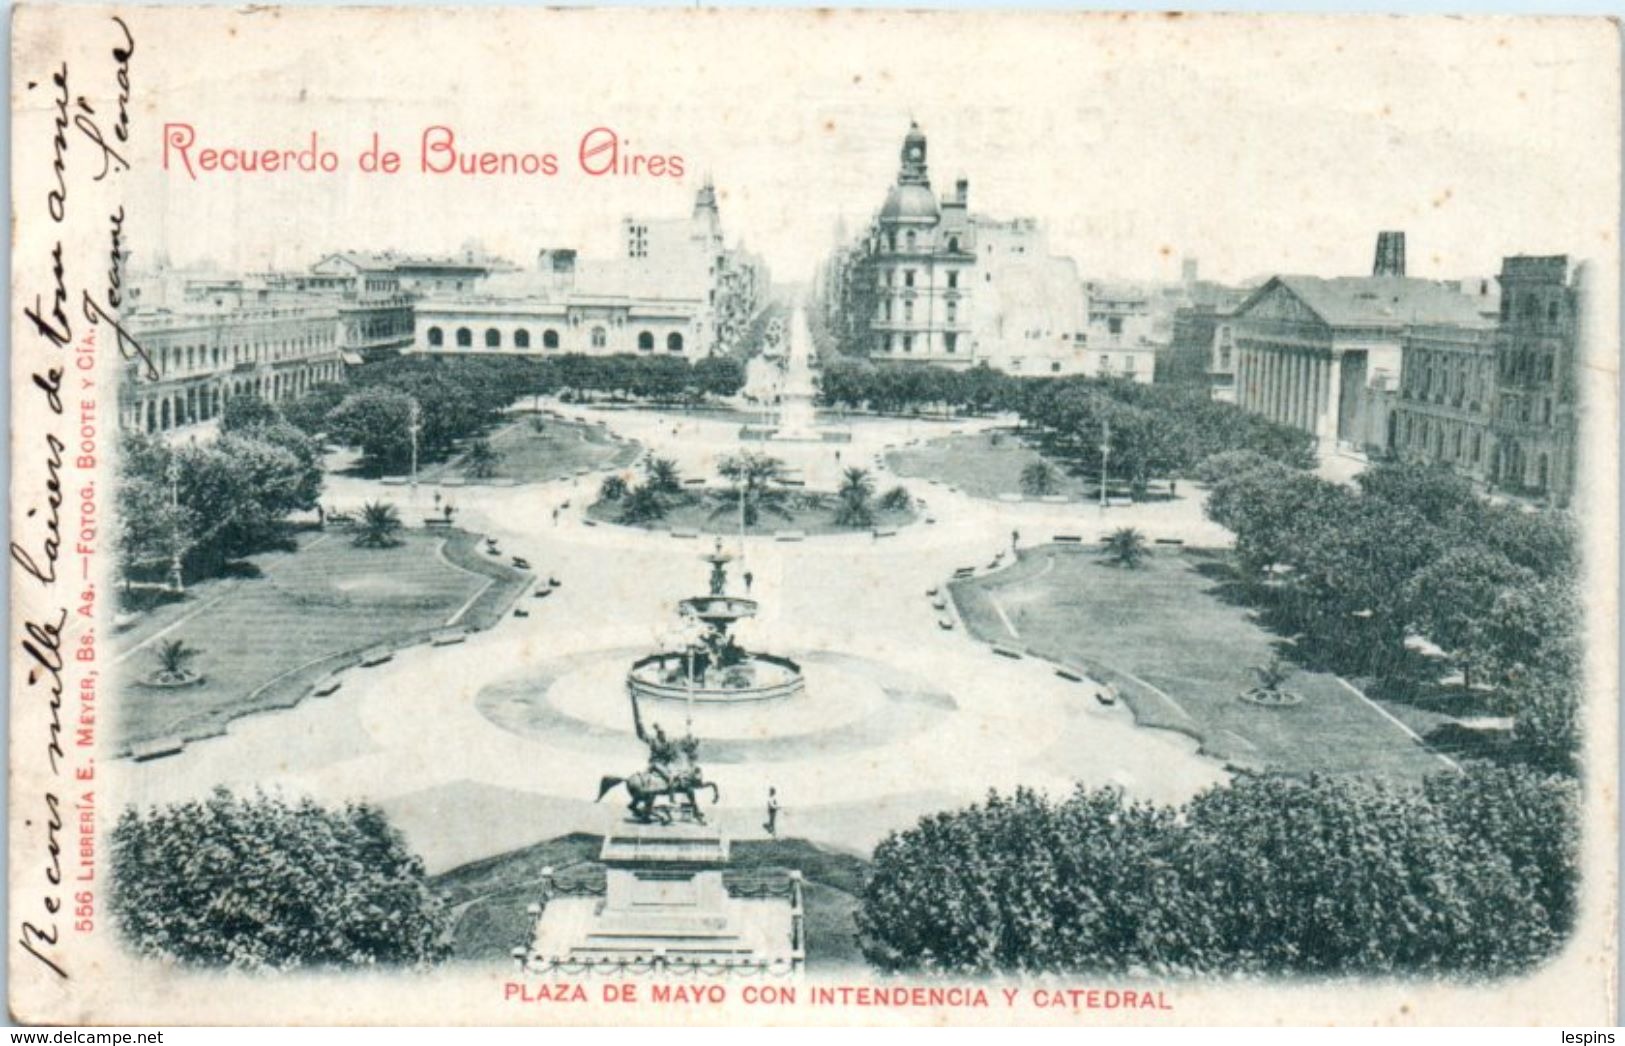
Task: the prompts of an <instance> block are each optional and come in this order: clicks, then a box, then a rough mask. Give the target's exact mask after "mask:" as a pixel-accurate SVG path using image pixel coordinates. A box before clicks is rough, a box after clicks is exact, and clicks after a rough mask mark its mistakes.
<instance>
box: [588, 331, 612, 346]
mask: <svg viewBox="0 0 1625 1046" xmlns="http://www.w3.org/2000/svg"><path fill="white" fill-rule="evenodd" d="M608 344H609V333H608V332H607V331H605V330H604V328H602V327H594V328H593V329H592V347H593V348H595V349H601V348H603V347H604V346H605V345H608Z"/></svg>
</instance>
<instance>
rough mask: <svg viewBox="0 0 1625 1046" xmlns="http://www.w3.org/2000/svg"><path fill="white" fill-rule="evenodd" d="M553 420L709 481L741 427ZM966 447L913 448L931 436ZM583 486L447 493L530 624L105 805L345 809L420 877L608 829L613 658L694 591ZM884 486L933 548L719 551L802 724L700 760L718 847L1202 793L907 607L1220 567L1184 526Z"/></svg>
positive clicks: (345, 483) (1200, 779)
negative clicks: (514, 590) (722, 839)
mask: <svg viewBox="0 0 1625 1046" xmlns="http://www.w3.org/2000/svg"><path fill="white" fill-rule="evenodd" d="M798 336H804V335H798ZM556 409H557V410H558V411H559V412H560V413H562V414H564V415H567V416H571V417H574V418H575V419H577V420H580V421H584V422H589V423H595V422H602V423H603V424H604V425H605V427H606V428H608V429H609V430H610V431H611V432H613V433H615V434H616V435H617V436H619V437H621V438H623V439H626V440H629V441H635V442H636V443H638V444H640V445H642V446H643V447H644V448H646V452H647V453H654V454H659V455H661V456H667V457H671V458H673V459H674V460H676V462H677V464H678V466H679V468H680V469H681V470H682V473H683V474H684V475H685V476H713V475H715V472H716V466H717V463H718V461H719V460H720V459H722V458H723V457H725V456H727V455H729V454H733V453H737V451H738V449H739V439H738V432H739V425H738V422H737V421H736V420H734V419H730V418H726V417H724V418H711V417H706V416H674V415H672V414H669V413H664V412H658V411H642V410H617V411H598V410H594V409H593V408H591V407H586V406H570V405H562V404H561V405H557V408H556ZM989 424H991V422H987V421H967V422H962V423H941V424H940V425H932V426H931V427H932V428H936V429H941V430H942V431H943V433H944V434H946V433H947V432H949V431H952V430H957V429H964V430H967V431H970V430H975V429H977V428H979V427H986V426H987V425H989ZM925 425H926V423H922V422H911V421H903V420H890V421H883V420H876V421H873V422H872V423H868V424H863V425H857V426H853V427H852V441H851V442H850V443H844V444H840V445H839V446H838V448H837V447H836V446H833V445H828V444H823V443H784V444H775V445H774V446H773V447H772V451H773V452H774V453H775V454H776V455H777V456H780V457H782V458H783V459H784V460H785V461H786V463H787V464H788V465H789V466H790V467H791V468H793V469H796V470H798V472H799V474H800V475H802V476H804V477H805V480H806V482H807V484H808V486H809V488H812V489H833V488H834V486H835V485H836V484H837V482H838V478H839V475H840V471H841V469H842V468H843V467H846V466H849V465H853V464H863V465H865V466H867V467H869V468H870V469H871V471H872V472H873V473H874V475H875V479H876V483H877V486H878V487H879V488H881V489H884V488H886V487H888V486H890V485H892V484H893V483H895V482H898V479H897V477H895V476H893V475H891V474H890V473H889V472H888V471H887V469H886V468H885V466H884V464H883V461H884V457H883V455H884V454H885V453H886V451H887V450H888V449H892V448H895V447H896V446H898V445H900V444H904V443H907V442H908V441H909V440H911V439H915V440H917V439H923V438H924V433H923V431H922V429H923V428H924V427H925ZM837 449H839V451H840V455H841V457H840V460H839V461H838V460H837V458H836V451H837ZM609 467H610V468H611V469H613V467H614V466H609ZM607 474H608V473H607V472H597V473H592V474H589V475H586V476H579V475H573V476H572V477H571V478H569V479H568V480H555V481H551V482H542V483H536V484H530V485H523V486H490V487H462V488H458V489H457V491H456V494H455V497H456V499H457V503H458V505H459V509H460V512H459V524H460V525H461V526H462V527H464V528H466V529H468V530H470V531H473V532H476V533H479V534H483V535H486V536H488V537H489V538H493V539H495V540H496V541H497V542H498V544H499V546H500V547H501V549H502V551H503V553H504V555H505V556H507V555H511V556H519V557H523V558H524V559H525V560H527V561H528V562H529V563H530V564H532V565H533V569H534V570H535V572H536V573H537V575H538V576H539V577H541V578H543V579H545V578H549V577H553V578H557V579H559V580H560V581H561V585H560V586H559V587H558V588H557V589H556V590H554V591H552V593H551V594H550V595H549V596H548V598H546V599H545V600H535V599H531V598H529V597H528V596H522V597H520V600H519V603H518V605H519V606H521V607H523V608H524V609H525V610H526V611H527V612H528V616H526V617H523V618H518V617H513V616H509V617H507V618H505V619H503V620H502V621H501V622H500V623H499V624H497V625H496V626H495V627H493V628H490V629H488V630H485V631H480V632H475V633H472V634H470V635H469V637H468V638H467V640H466V641H465V642H462V643H459V644H457V645H453V646H429V645H426V644H425V645H419V646H414V647H409V648H405V649H402V650H399V651H397V652H396V653H395V656H394V658H393V660H391V661H389V662H387V663H383V664H379V665H376V666H373V667H370V668H363V667H360V666H357V667H355V668H352V669H350V670H348V671H347V672H346V673H344V675H343V685H342V687H341V688H340V689H339V690H338V691H337V692H335V693H334V694H333V695H331V696H329V697H320V698H317V697H312V698H308V699H306V700H305V701H303V702H302V703H300V704H299V705H297V706H296V707H294V708H291V709H289V710H286V711H280V712H276V713H275V714H270V715H255V716H249V717H245V718H241V719H238V720H236V721H234V722H233V723H231V725H230V727H229V729H228V730H227V733H226V734H225V736H223V737H219V738H215V739H212V740H207V741H203V742H200V743H194V744H191V745H188V746H187V747H186V748H185V749H184V750H183V751H181V752H179V753H177V754H175V755H173V756H170V757H168V758H164V759H161V760H155V761H151V762H124V763H121V764H120V768H119V773H120V774H121V775H123V776H124V777H126V778H127V779H128V782H127V784H128V787H129V789H130V791H129V793H128V794H129V795H130V796H131V798H132V799H133V800H136V801H139V802H143V803H151V802H164V801H170V800H178V799H184V798H191V797H196V796H199V795H203V794H207V792H208V791H209V790H210V789H212V788H214V787H216V786H219V785H225V786H227V787H232V788H236V789H239V790H251V789H252V788H254V787H267V788H282V789H286V790H287V791H289V792H292V793H296V794H311V795H314V796H316V797H318V798H319V799H321V800H323V801H326V802H339V801H343V800H345V799H351V798H356V799H360V798H365V799H368V800H369V801H372V802H375V803H377V804H379V805H381V806H383V808H384V809H385V810H386V811H388V813H389V814H390V816H391V818H392V820H393V821H394V822H395V823H396V824H397V825H398V826H399V827H400V828H401V829H402V830H403V831H404V833H405V834H406V836H407V838H408V840H409V842H410V844H411V845H412V846H413V847H414V849H416V850H417V851H418V852H419V853H421V854H422V855H423V857H424V859H425V861H426V864H427V866H428V868H429V869H430V870H431V871H442V870H445V869H448V868H451V867H454V866H457V865H459V864H462V863H465V862H468V861H472V860H476V859H479V858H484V857H489V856H492V855H493V854H497V853H501V852H504V851H507V850H512V849H517V848H520V847H522V846H524V845H527V844H530V843H533V842H536V841H540V840H545V839H549V838H553V837H557V836H561V835H565V834H567V833H570V832H601V831H603V830H604V828H605V826H606V824H609V823H612V821H613V819H615V818H618V817H619V816H621V811H620V810H619V809H618V808H612V807H611V806H610V805H609V804H608V803H607V802H606V804H604V805H598V804H595V803H594V801H593V798H594V796H593V785H594V783H595V782H597V781H598V779H599V777H600V776H602V775H604V774H607V773H625V772H628V771H631V770H633V769H635V768H638V767H640V766H641V765H642V763H643V760H644V759H645V757H646V752H645V746H644V745H643V744H642V743H641V742H640V741H639V740H638V739H637V737H636V735H635V733H634V731H633V727H632V723H631V714H630V710H629V708H628V704H627V699H626V695H625V690H624V684H623V682H622V679H621V677H622V676H623V675H624V672H625V669H626V666H627V665H628V664H629V662H630V660H631V658H630V656H629V655H630V654H631V653H632V652H636V651H646V650H654V649H661V648H664V647H667V646H668V645H669V644H670V642H671V636H670V634H669V632H670V629H671V622H672V619H673V616H674V615H673V611H674V609H675V607H676V605H677V603H678V601H679V600H681V599H683V598H685V597H688V596H691V595H693V593H694V590H695V589H696V587H697V586H698V583H699V582H700V581H701V580H702V570H703V567H702V566H701V564H700V563H699V562H698V557H699V555H700V554H701V553H702V552H704V551H706V550H707V546H708V544H709V543H708V542H706V543H704V544H702V542H700V541H696V540H691V539H684V538H682V537H674V536H672V535H671V534H669V533H663V532H659V531H652V530H639V529H635V528H631V527H621V526H615V525H610V524H597V523H594V522H593V521H591V520H589V519H588V518H587V517H586V515H585V509H586V506H587V504H588V503H589V502H590V501H591V500H592V497H593V495H594V493H595V491H596V487H597V484H598V483H599V481H600V479H601V477H602V476H603V475H607ZM907 482H908V485H909V486H910V489H911V490H912V491H913V492H914V493H915V494H916V496H918V497H920V498H922V499H924V501H925V502H926V506H927V511H928V512H929V513H930V518H931V519H933V520H934V522H932V523H926V522H924V521H923V520H922V521H921V522H917V523H915V524H912V525H910V526H907V527H904V528H901V529H900V530H899V531H898V532H897V533H896V534H895V535H892V536H886V537H876V536H874V535H873V534H871V533H870V532H868V531H858V532H855V533H850V534H835V535H828V536H809V537H806V538H805V539H803V540H798V541H781V540H776V539H775V538H774V537H771V536H766V535H764V536H759V537H758V536H752V537H746V538H744V539H743V540H742V541H741V540H740V539H739V538H738V537H733V538H731V539H728V540H726V541H725V542H724V544H725V547H726V548H727V549H728V551H729V552H730V553H731V554H733V555H734V556H735V557H737V567H736V571H737V570H749V571H750V572H751V573H752V575H753V594H754V596H755V597H756V598H758V599H759V600H760V601H761V605H762V611H761V613H760V615H759V616H758V617H757V618H755V619H754V620H752V621H750V622H749V623H748V626H747V627H746V628H745V629H744V630H743V637H744V639H745V640H746V641H747V642H748V643H749V644H750V645H751V646H752V647H753V648H757V649H768V650H773V651H775V652H777V653H782V654H784V655H786V656H790V657H794V658H796V659H797V660H798V661H802V662H804V663H806V664H807V666H808V673H809V676H810V678H811V679H812V681H813V683H814V684H815V685H811V686H809V692H808V694H807V695H804V697H803V698H801V699H798V700H802V701H803V703H802V704H799V705H795V706H793V707H783V708H772V707H764V708H762V709H759V710H754V711H753V710H745V709H740V710H730V711H737V712H739V713H740V715H739V716H737V717H736V718H735V720H734V721H733V722H731V723H729V724H727V726H726V728H725V729H724V728H719V729H718V734H717V736H715V737H707V736H705V735H704V734H703V733H702V734H701V742H702V747H701V752H700V760H701V762H702V763H705V764H706V765H707V770H708V776H709V777H711V778H712V779H715V780H717V781H718V782H719V787H720V790H721V801H720V803H719V804H718V805H717V807H716V808H715V810H714V814H715V816H714V820H716V821H717V822H718V823H720V824H721V826H722V827H723V829H724V830H725V831H726V832H728V833H729V834H730V835H731V836H733V837H735V838H738V839H745V840H748V839H751V838H758V837H761V836H762V835H763V830H762V826H761V810H762V807H763V804H764V802H765V798H766V795H767V790H768V788H769V787H774V788H776V789H777V790H778V794H779V795H780V796H781V797H782V802H783V804H784V808H785V814H784V818H783V820H782V822H781V825H780V830H781V831H782V832H783V833H784V834H786V835H788V836H793V837H797V838H805V839H807V840H810V841H813V842H817V843H820V844H824V845H828V846H831V847H835V848H839V849H842V850H846V851H849V852H858V853H866V852H867V851H868V849H869V848H871V847H872V846H873V845H874V844H875V843H876V842H878V841H879V840H880V839H881V838H883V837H884V836H885V835H886V834H887V833H888V832H890V831H892V830H895V829H900V828H904V827H907V826H909V825H911V824H913V823H914V821H915V820H917V819H918V817H919V816H921V815H922V814H925V813H929V812H932V811H935V810H940V809H945V808H950V807H953V806H955V805H962V804H964V803H966V802H972V801H976V800H978V799H980V798H981V797H983V796H985V794H986V792H987V790H988V789H989V788H998V789H1001V790H1009V789H1013V788H1014V787H1016V786H1018V785H1027V786H1032V787H1036V788H1040V789H1044V790H1046V791H1049V792H1052V793H1055V794H1057V795H1059V794H1064V793H1066V792H1069V791H1070V790H1071V789H1072V788H1073V787H1074V785H1075V784H1079V783H1081V784H1084V785H1089V786H1100V785H1107V784H1115V785H1118V786H1121V787H1122V788H1124V789H1125V790H1126V791H1127V792H1128V793H1129V794H1131V795H1133V796H1135V797H1137V798H1144V799H1148V800H1156V801H1161V802H1177V801H1181V800H1183V799H1184V798H1186V797H1188V796H1190V795H1191V794H1193V793H1195V792H1196V791H1198V790H1200V789H1201V788H1203V787H1205V786H1207V785H1209V784H1212V783H1214V782H1217V781H1220V780H1223V779H1224V778H1225V776H1226V773H1225V770H1224V768H1223V766H1222V764H1221V763H1220V762H1218V761H1216V760H1213V759H1210V758H1208V757H1205V756H1202V755H1199V754H1198V753H1197V744H1196V742H1195V741H1194V740H1193V739H1192V738H1190V737H1187V736H1184V735H1181V734H1179V733H1175V732H1170V731H1165V730H1156V729H1147V728H1144V727H1141V726H1139V725H1136V723H1135V722H1134V719H1133V716H1132V713H1131V711H1130V709H1129V708H1128V707H1126V706H1124V705H1121V704H1120V705H1118V706H1115V707H1106V706H1103V705H1101V704H1100V703H1099V702H1098V701H1097V700H1095V698H1094V694H1093V688H1092V687H1090V686H1089V685H1087V684H1085V683H1081V682H1079V681H1076V680H1071V679H1067V678H1064V677H1061V676H1058V675H1057V674H1056V673H1055V671H1054V667H1055V666H1054V665H1052V664H1050V663H1048V662H1046V661H1043V660H1041V659H1037V658H1025V659H1021V660H1011V659H1009V658H1007V657H1003V656H999V655H998V654H996V653H995V652H994V651H993V650H992V648H991V647H990V646H989V645H987V644H986V643H984V642H981V641H979V640H977V639H975V638H973V637H972V636H969V635H967V634H966V633H965V632H964V630H963V629H961V628H944V627H943V624H942V621H941V618H942V617H943V614H942V613H941V612H939V610H938V609H936V608H935V607H934V606H933V600H932V599H931V598H930V597H928V596H927V592H928V591H930V590H934V589H940V588H942V587H943V586H944V585H945V584H946V582H947V580H948V579H949V578H950V577H951V576H952V575H953V574H954V572H955V571H956V570H960V569H962V568H964V567H966V566H975V567H978V568H985V567H986V566H987V565H988V564H990V563H992V562H993V561H994V560H995V558H996V557H1001V556H1002V554H1004V553H1005V552H1006V550H1007V549H1008V548H1009V545H1010V534H1011V531H1012V529H1015V530H1019V531H1020V532H1021V533H1022V534H1023V535H1025V537H1024V538H1023V541H1024V543H1030V544H1037V543H1042V542H1046V541H1048V540H1049V538H1050V537H1051V536H1052V535H1054V534H1057V533H1074V532H1083V533H1088V534H1090V535H1091V536H1092V535H1093V534H1094V532H1095V531H1097V530H1100V529H1102V528H1103V527H1106V526H1108V525H1111V526H1116V525H1136V526H1140V527H1142V528H1143V529H1146V530H1147V531H1148V532H1153V533H1155V534H1157V535H1158V536H1162V537H1170V538H1180V539H1183V540H1187V541H1190V542H1193V543H1202V544H1214V543H1220V542H1222V541H1223V531H1222V530H1221V529H1220V528H1218V527H1216V526H1215V525H1213V524H1212V523H1209V522H1207V521H1206V520H1204V519H1203V518H1202V516H1201V512H1200V507H1199V505H1198V504H1197V503H1196V502H1195V501H1194V500H1193V501H1186V502H1175V503H1172V504H1163V505H1145V506H1135V507H1129V508H1124V509H1111V510H1105V512H1103V510H1101V509H1099V508H1098V507H1096V506H1094V505H1092V504H1085V503H1079V502H1075V503H1071V504H1047V503H1027V504H1007V503H1002V502H997V501H990V500H985V499H978V498H974V497H971V496H969V495H966V494H960V493H956V492H953V491H950V490H948V489H947V488H945V487H943V486H941V485H939V484H933V483H930V482H927V481H922V480H909V481H907ZM434 493H435V489H434V488H433V487H432V486H430V485H429V484H423V485H420V486H419V487H418V488H417V491H416V499H417V501H416V502H413V501H412V500H411V499H412V497H413V492H412V490H411V489H410V488H407V487H393V488H388V487H380V486H379V484H378V483H377V481H373V480H368V479H364V478H360V477H356V476H350V475H333V476H330V477H329V493H328V495H327V497H328V498H329V500H332V501H333V502H335V503H341V504H357V503H360V502H363V501H366V500H370V499H373V498H385V499H390V500H396V501H398V502H400V503H401V508H402V515H403V517H404V518H407V519H409V520H410V519H416V518H418V517H420V516H422V515H424V514H425V513H426V512H427V511H428V509H429V508H430V506H431V499H432V497H433V495H434ZM555 509H557V510H558V511H557V513H556V515H555V511H554V510H555ZM589 524H592V525H589ZM670 714H671V715H673V716H675V714H676V713H675V712H673V713H670ZM753 716H756V717H758V718H754V719H753V718H752V717H753ZM666 725H667V727H668V729H680V728H681V723H677V722H673V723H668V724H666Z"/></svg>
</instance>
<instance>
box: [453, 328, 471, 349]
mask: <svg viewBox="0 0 1625 1046" xmlns="http://www.w3.org/2000/svg"><path fill="white" fill-rule="evenodd" d="M473 344H474V332H473V331H471V330H469V329H468V328H467V327H458V328H457V347H458V348H459V349H466V348H469V347H471V346H472V345H473Z"/></svg>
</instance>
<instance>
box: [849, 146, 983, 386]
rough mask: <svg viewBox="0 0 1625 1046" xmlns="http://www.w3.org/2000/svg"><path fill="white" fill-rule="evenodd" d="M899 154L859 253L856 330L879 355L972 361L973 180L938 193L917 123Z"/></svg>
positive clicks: (854, 287) (853, 309) (852, 308)
mask: <svg viewBox="0 0 1625 1046" xmlns="http://www.w3.org/2000/svg"><path fill="white" fill-rule="evenodd" d="M899 159H900V165H899V167H898V171H897V181H896V182H895V183H894V184H893V185H892V186H891V188H890V189H888V190H887V192H886V201H885V203H883V204H882V205H881V207H880V211H879V212H878V213H877V214H876V215H875V218H874V222H873V223H872V224H871V226H870V228H869V232H868V233H867V235H866V236H865V237H864V240H863V242H862V243H861V244H860V246H859V250H858V254H859V257H857V258H854V259H853V260H854V261H856V262H858V264H857V265H856V267H855V269H854V271H853V272H852V273H851V274H849V278H850V279H851V280H852V281H853V282H851V283H849V284H848V288H849V290H850V292H851V295H852V296H851V301H850V305H849V312H850V314H851V315H852V316H853V317H854V322H861V329H852V330H850V331H849V334H850V335H851V336H852V337H853V338H854V340H856V341H857V342H858V343H859V344H862V345H864V346H865V347H866V348H867V351H868V352H869V353H870V354H871V355H872V356H874V357H876V358H891V359H898V360H909V361H914V362H920V363H950V364H953V363H957V364H961V365H969V363H970V361H971V355H972V353H971V345H970V341H971V338H970V327H971V313H970V293H971V283H972V281H971V271H972V269H973V268H974V267H975V265H976V245H975V237H974V234H973V231H972V229H971V224H970V220H969V216H968V215H967V213H966V210H965V208H966V197H967V194H968V192H969V183H968V182H966V181H964V180H961V181H960V182H959V183H958V185H957V186H956V187H955V191H954V195H952V196H950V197H946V198H944V199H943V200H941V201H940V202H939V201H938V200H937V196H936V193H934V192H932V191H931V177H930V174H929V172H928V168H927V166H926V140H925V133H924V132H923V131H921V130H920V127H919V125H918V124H910V125H909V129H908V134H907V135H906V136H905V137H904V138H903V148H902V151H901V153H900V155H899ZM859 318H861V321H860V320H859Z"/></svg>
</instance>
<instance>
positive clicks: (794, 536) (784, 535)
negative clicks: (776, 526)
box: [773, 530, 807, 541]
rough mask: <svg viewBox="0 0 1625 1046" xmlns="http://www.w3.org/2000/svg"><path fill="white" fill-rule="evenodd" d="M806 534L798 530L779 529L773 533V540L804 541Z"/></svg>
mask: <svg viewBox="0 0 1625 1046" xmlns="http://www.w3.org/2000/svg"><path fill="white" fill-rule="evenodd" d="M806 538H807V535H806V534H805V533H803V532H802V531H799V530H781V531H778V532H777V533H775V534H774V535H773V540H774V541H805V540H806Z"/></svg>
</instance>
